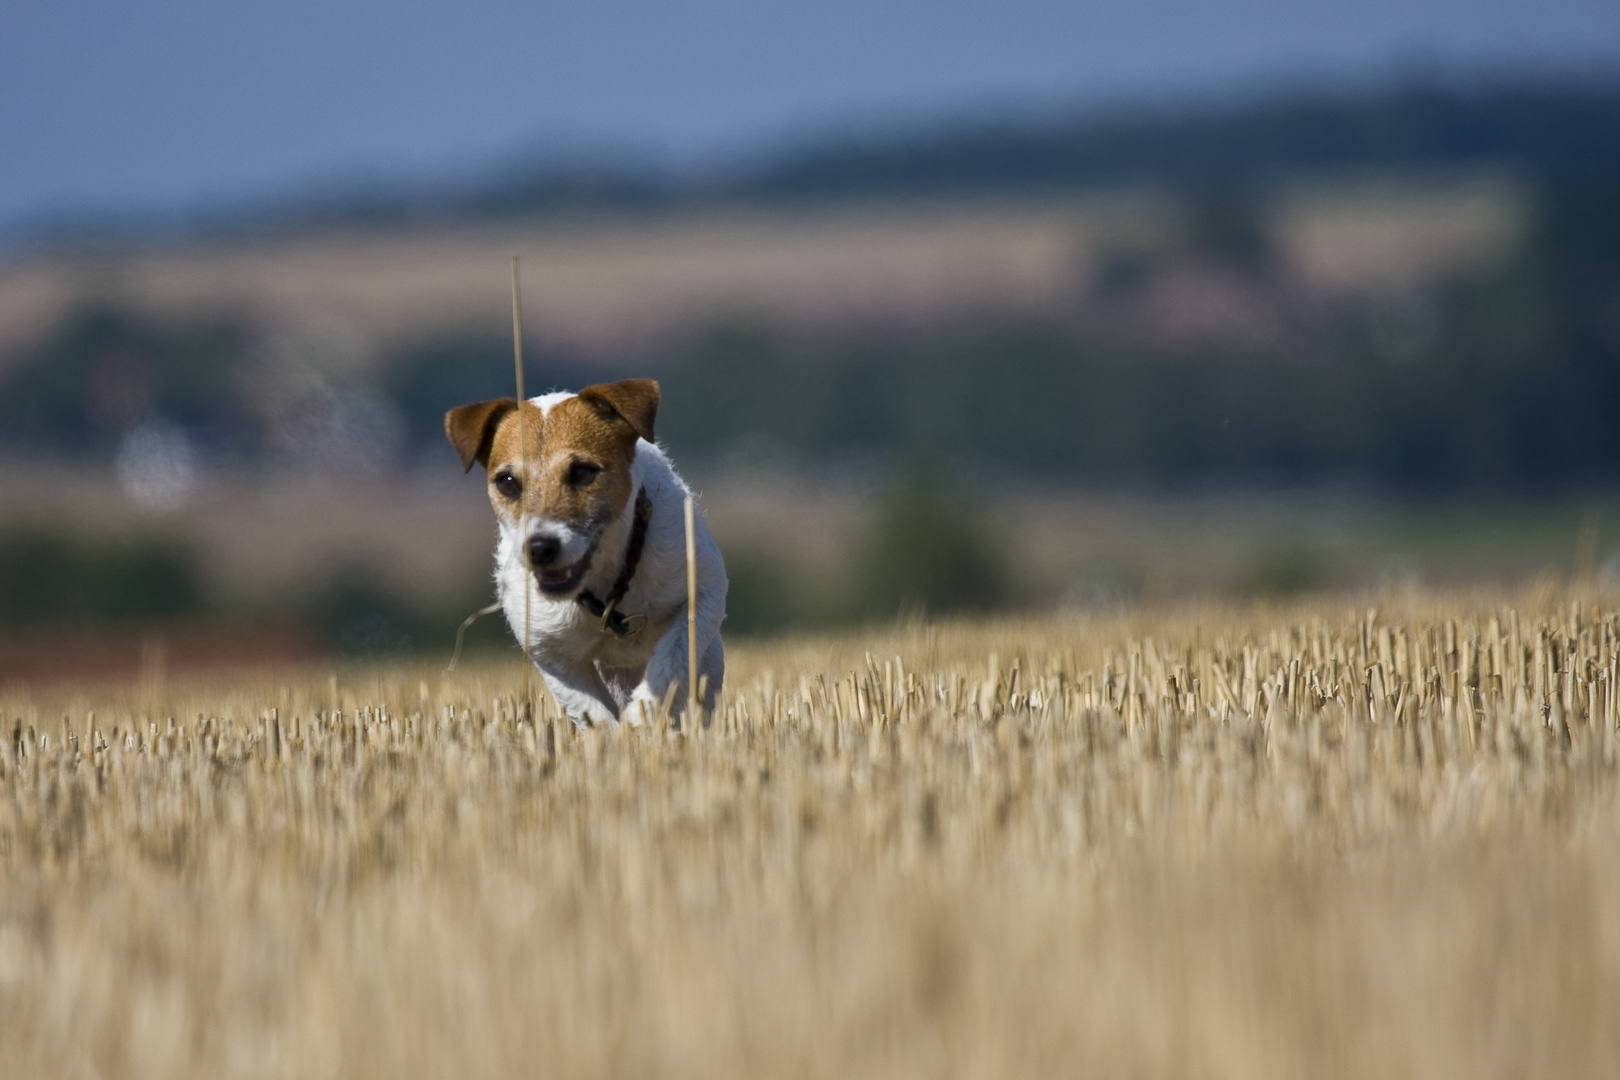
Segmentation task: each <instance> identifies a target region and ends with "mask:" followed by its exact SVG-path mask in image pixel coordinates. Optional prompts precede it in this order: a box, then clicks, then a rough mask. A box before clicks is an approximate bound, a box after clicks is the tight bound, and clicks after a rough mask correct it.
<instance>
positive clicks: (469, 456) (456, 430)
mask: <svg viewBox="0 0 1620 1080" xmlns="http://www.w3.org/2000/svg"><path fill="white" fill-rule="evenodd" d="M515 408H517V401H516V399H514V398H509V397H507V398H498V399H496V400H495V401H478V402H474V403H473V404H471V405H460V406H457V407H456V408H454V409H451V410H450V411H449V412H447V413H445V414H444V433H445V434H446V435H448V436H449V437H450V445H451V446H453V447H455V448H456V453H458V454H460V455H461V471H462V472H472V467H473V466H474V465H475V464H476V465H488V464H489V444H490V443H491V442H493V441H494V439H495V425H497V424H499V423H500V421H501V417H503V416H505V415H506V414H507V413H509V412H511V411H512V410H513V409H515Z"/></svg>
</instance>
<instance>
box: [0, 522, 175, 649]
mask: <svg viewBox="0 0 1620 1080" xmlns="http://www.w3.org/2000/svg"><path fill="white" fill-rule="evenodd" d="M203 608H204V595H203V588H202V585H201V581H200V579H199V575H198V572H197V566H196V560H195V557H194V556H193V555H192V553H191V552H190V551H189V550H187V549H186V548H185V547H184V546H182V545H180V544H178V543H176V542H175V541H173V540H171V539H168V538H164V537H157V536H145V537H133V538H129V539H127V540H125V541H123V542H121V543H106V542H101V543H92V542H87V541H85V540H83V539H80V538H77V537H74V536H71V535H69V534H65V533H62V532H59V531H55V530H48V529H43V528H33V527H29V526H13V527H12V528H10V529H9V530H7V531H6V532H5V533H3V534H0V629H30V628H36V627H43V626H53V625H54V626H62V625H85V624H129V623H136V622H145V621H152V620H161V619H171V618H176V617H181V616H187V615H194V614H197V613H199V612H201V611H202V610H203Z"/></svg>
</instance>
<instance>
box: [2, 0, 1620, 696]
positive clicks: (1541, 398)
mask: <svg viewBox="0 0 1620 1080" xmlns="http://www.w3.org/2000/svg"><path fill="white" fill-rule="evenodd" d="M1116 7H1117V10H1106V9H1104V8H1102V7H1100V6H1091V7H1087V6H1082V5H1073V4H1057V3H1051V2H1047V0H998V2H996V3H991V2H989V0H932V2H928V3H925V2H923V0H887V2H884V3H875V4H874V3H871V2H869V0H868V2H862V3H855V2H852V0H820V2H818V3H816V4H813V5H812V4H810V3H804V2H799V0H794V2H789V3H780V4H774V5H758V4H745V3H742V2H740V0H699V2H688V3H676V4H668V3H666V4H656V5H655V4H651V3H633V2H627V0H620V2H608V3H599V4H593V5H584V6H580V7H578V8H577V9H573V10H565V9H563V8H561V7H560V6H557V5H547V4H523V3H518V2H516V0H471V2H466V3H462V4H457V5H437V6H434V7H431V8H411V9H409V10H405V9H401V8H399V7H398V6H397V5H384V4H382V3H380V2H375V0H366V2H356V3H338V4H334V3H330V2H323V3H320V4H316V3H313V2H306V0H290V2H287V3H282V4H277V5H263V6H259V7H252V8H248V7H240V6H236V5H219V4H203V3H198V2H196V0H152V2H150V3H147V4H143V5H140V6H139V8H138V9H137V8H131V7H129V6H127V5H115V4H112V3H107V2H105V0H68V2H66V3H62V2H54V3H50V4H47V3H44V2H43V0H13V2H11V3H9V4H7V5H6V9H5V11H4V12H3V13H0V146H3V147H4V148H5V149H4V165H3V166H0V683H5V682H9V681H17V680H24V681H37V680H50V679H57V678H82V677H84V675H85V673H86V672H87V671H88V672H93V673H94V674H95V675H96V676H97V677H106V678H109V679H116V678H128V677H129V676H131V675H133V674H136V673H140V672H146V673H148V674H150V673H152V672H153V671H180V670H195V669H201V668H210V667H222V666H223V667H228V666H231V665H239V664H247V663H266V662H279V661H287V662H292V661H298V660H304V659H310V658H314V657H319V656H327V655H355V656H364V655H379V654H388V653H404V652H426V653H436V652H442V653H444V654H446V655H448V651H449V648H450V644H451V640H452V635H453V632H454V627H455V625H456V624H457V623H458V622H459V621H460V619H461V618H462V616H463V615H465V614H466V613H468V612H470V611H471V610H473V609H474V608H476V607H479V606H482V605H483V604H484V603H486V602H488V600H489V598H490V593H491V590H490V585H489V569H490V565H489V564H490V552H491V548H492V541H493V521H492V515H491V513H490V511H489V509H488V506H487V503H486V499H485V495H484V490H483V484H482V483H481V482H480V481H479V479H478V478H476V477H472V478H469V477H464V476H462V475H461V472H460V469H459V468H458V467H457V465H458V462H457V460H456V456H455V454H454V452H453V451H452V450H451V449H450V448H449V446H448V445H447V444H446V443H445V441H444V438H443V435H442V428H441V418H442V415H443V413H444V411H445V410H446V409H447V408H449V407H451V406H454V405H457V404H461V403H463V402H467V401H472V400H479V399H483V398H487V397H493V396H499V395H502V394H505V393H509V392H510V387H511V383H512V368H511V344H510V340H509V325H510V324H509V314H508V308H507V305H508V298H509V286H508V278H507V275H508V272H509V259H510V256H511V255H512V254H514V253H516V254H520V255H521V256H522V257H523V260H524V274H525V286H526V299H525V305H526V307H525V314H526V332H527V341H526V342H525V349H526V354H527V357H528V360H529V370H528V373H527V379H528V385H529V386H530V387H531V388H535V389H536V390H543V389H547V388H551V387H558V388H578V387H579V386H580V385H583V384H586V383H588V382H597V381H602V380H607V379H612V378H616V377H623V376H628V375H650V376H653V377H656V378H658V379H659V380H660V381H661V382H662V384H663V387H664V404H663V409H662V411H661V413H660V416H659V425H658V426H659V431H660V434H661V438H662V441H663V442H664V443H665V444H666V446H667V447H668V449H669V450H670V452H671V453H672V455H673V456H674V459H675V460H676V462H677V463H679V465H680V466H681V468H682V469H683V470H684V471H685V472H686V473H687V474H688V475H689V477H690V478H691V479H692V480H693V481H694V485H695V486H696V487H697V488H698V489H699V490H700V491H701V493H702V504H703V506H704V509H705V511H706V513H707V515H708V517H709V521H710V523H711V525H712V527H713V529H714V531H715V532H716V534H717V535H718V536H719V538H720V540H721V542H722V544H723V546H724V548H725V551H726V554H727V560H728V565H729V568H730V570H731V576H732V598H731V605H730V606H731V616H730V619H729V621H728V623H727V632H728V634H732V635H744V634H772V633H780V632H783V631H786V630H791V629H796V628H803V627H835V626H840V625H852V624H859V623H862V622H873V621H883V620H890V619H893V618H895V617H896V616H902V615H909V614H917V613H934V614H937V613H949V612H955V611H973V610H990V609H1033V610H1056V609H1062V608H1073V609H1097V608H1112V607H1117V606H1119V605H1125V604H1130V603H1137V602H1144V601H1146V602H1152V601H1157V600H1166V599H1168V600H1174V599H1179V598H1184V597H1189V596H1199V595H1221V596H1285V595H1289V594H1294V593H1300V592H1305V591H1315V590H1329V589H1334V590H1349V591H1356V590H1378V589H1387V588H1390V587H1397V588H1400V587H1408V586H1420V585H1439V586H1451V585H1467V584H1469V583H1472V582H1482V581H1491V582H1503V581H1506V582H1523V581H1527V580H1534V579H1537V578H1545V577H1548V576H1553V577H1561V578H1567V577H1569V576H1571V575H1575V576H1584V577H1590V578H1592V579H1594V580H1598V579H1606V578H1620V484H1617V482H1616V481H1617V478H1620V6H1617V5H1615V4H1613V3H1612V0H1607V2H1587V0H1542V2H1538V3H1534V4H1532V3H1529V2H1521V0H1471V2H1467V3H1464V2H1461V0H1406V2H1403V3H1399V4H1397V3H1393V2H1384V0H1378V2H1373V3H1364V4H1359V5H1328V4H1320V3H1315V2H1308V3H1306V2H1300V3H1294V4H1282V5H1279V4H1275V3H1271V2H1266V0H1223V2H1221V3H1216V2H1214V0H1154V2H1149V3H1137V4H1130V5H1117V6H1116ZM497 623H498V620H494V619H491V620H485V623H484V624H482V627H481V628H480V629H479V630H478V631H477V632H476V633H475V635H474V640H475V642H476V643H481V645H482V646H483V647H486V648H506V647H509V646H508V645H507V644H506V639H507V635H506V633H505V630H504V628H503V627H501V626H499V625H496V624H497Z"/></svg>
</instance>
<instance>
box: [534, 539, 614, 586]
mask: <svg viewBox="0 0 1620 1080" xmlns="http://www.w3.org/2000/svg"><path fill="white" fill-rule="evenodd" d="M525 551H526V554H527V555H528V558H529V569H531V570H532V571H534V576H535V580H536V581H537V582H538V583H539V585H540V591H541V592H543V593H545V594H547V595H548V596H562V595H565V594H567V593H570V592H573V591H574V590H575V589H576V588H578V587H579V583H580V582H581V581H583V580H585V573H586V571H588V570H589V569H590V568H591V556H592V555H594V554H596V544H595V542H594V541H593V542H592V543H591V546H590V547H589V548H587V549H586V551H585V554H584V555H581V556H580V557H579V558H578V559H576V560H574V561H573V562H572V563H570V564H568V565H567V566H558V565H556V563H557V560H558V559H559V558H561V557H562V541H561V540H559V539H557V538H556V537H555V536H543V535H535V536H531V537H529V543H528V545H527V547H526V549H525Z"/></svg>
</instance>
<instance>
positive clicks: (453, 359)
mask: <svg viewBox="0 0 1620 1080" xmlns="http://www.w3.org/2000/svg"><path fill="white" fill-rule="evenodd" d="M1538 191H1539V197H1538V199H1537V201H1536V204H1535V206H1536V209H1535V216H1534V221H1533V223H1532V227H1531V229H1530V230H1529V235H1528V239H1527V241H1526V243H1525V244H1524V246H1523V249H1522V250H1521V251H1520V252H1519V253H1518V255H1517V256H1516V257H1514V258H1511V259H1509V260H1507V261H1505V262H1503V263H1502V264H1500V265H1498V266H1495V267H1493V268H1490V269H1489V270H1487V271H1484V272H1482V273H1480V274H1478V275H1476V276H1473V277H1469V278H1458V279H1451V280H1442V281H1435V282H1432V283H1430V284H1428V285H1427V286H1425V287H1423V288H1421V289H1419V290H1415V291H1413V292H1410V293H1405V294H1402V295H1400V296H1394V297H1374V298H1368V299H1365V300H1361V301H1354V302H1342V303H1339V304H1336V305H1334V306H1332V307H1331V308H1328V309H1326V310H1325V311H1316V312H1314V313H1313V315H1312V322H1311V325H1310V326H1309V327H1307V329H1306V330H1305V331H1303V332H1301V333H1298V334H1294V335H1293V336H1291V337H1289V338H1287V339H1285V340H1283V341H1281V342H1279V343H1271V344H1266V343H1248V344H1244V343H1242V342H1241V341H1237V342H1234V341H1230V340H1228V341H1218V340H1217V341H1204V342H1195V343H1190V344H1187V343H1183V344H1176V343H1167V342H1163V341H1155V340H1153V339H1151V338H1150V337H1149V338H1144V337H1142V336H1140V335H1133V334H1131V333H1127V332H1117V331H1109V330H1108V329H1107V328H1106V327H1105V328H1102V329H1099V328H1097V327H1096V326H1093V325H1087V324H1086V323H1084V322H1083V321H1079V320H1066V319H1064V318H1062V317H1061V316H1053V317H1041V318H1035V317H1025V318H1022V319H1016V320H1014V319H1002V320H999V321H985V320H980V321H977V322H973V323H968V324H960V325H954V326H950V327H943V328H935V329H932V330H928V329H923V330H911V331H900V330H892V331H871V330H865V331H851V332H849V333H848V334H845V335H843V336H838V337H826V336H822V337H819V338H809V337H806V336H804V335H795V334H792V333H787V332H783V331H779V330H776V329H773V328H771V327H768V326H763V325H749V324H744V323H738V324H730V325H720V326H714V327H711V328H709V329H707V330H705V331H703V332H700V333H698V334H695V335H693V336H691V337H689V338H687V339H685V340H683V341H680V342H677V343H674V344H672V345H670V346H669V347H667V348H666V349H665V350H663V351H661V352H659V353H655V354H648V355H643V356H639V357H634V358H629V357H626V358H622V359H621V360H620V361H619V362H618V364H617V367H618V368H619V369H620V370H621V371H622V372H624V373H630V372H634V373H638V374H639V373H649V372H650V373H652V374H655V375H657V376H658V377H660V378H661V379H663V380H664V382H665V403H664V407H663V410H662V412H661V415H660V419H659V429H660V432H661V435H662V437H663V438H664V440H665V441H666V442H667V443H668V444H669V445H670V446H671V447H672V449H673V450H674V452H675V453H676V455H677V457H678V458H679V460H681V461H683V462H688V463H699V462H703V461H705V460H706V461H709V462H717V463H723V462H726V461H739V462H751V463H760V462H765V463H772V464H778V465H781V466H785V467H801V466H806V465H810V466H815V465H824V464H837V463H847V462H849V461H861V462H865V463H873V462H876V463H880V464H881V463H882V462H885V461H889V462H893V461H899V460H917V459H926V460H932V461H938V462H946V463H950V464H951V465H953V466H957V465H965V466H970V467H976V468H979V469H981V470H985V471H986V472H987V473H988V474H990V475H994V474H995V473H996V472H997V471H998V470H1005V469H1012V470H1015V471H1016V472H1017V474H1018V475H1019V476H1020V477H1029V478H1032V479H1039V480H1044V481H1052V482H1059V483H1064V484H1073V485H1083V486H1092V487H1109V488H1121V487H1143V486H1150V487H1156V488H1176V487H1184V486H1192V485H1197V486H1207V485H1210V484H1229V483H1238V484H1255V483H1278V484H1290V485H1300V484H1306V485H1308V484H1320V483H1346V482H1348V483H1355V484H1363V485H1367V486H1371V487H1376V488H1383V489H1389V490H1400V491H1434V490H1456V489H1470V490H1478V491H1507V492H1526V491H1529V492H1537V491H1546V490H1549V489H1553V488H1561V487H1563V488H1567V487H1569V486H1571V485H1589V484H1594V483H1606V482H1608V481H1609V480H1610V478H1611V477H1613V476H1615V475H1617V474H1620V425H1617V424H1615V423H1614V422H1613V420H1612V419H1611V418H1612V417H1613V416H1614V415H1616V413H1617V411H1620V170H1613V171H1610V170H1576V171H1570V172H1568V173H1563V174H1559V175H1554V176H1549V177H1545V178H1544V179H1543V180H1542V181H1541V183H1540V185H1539V188H1538ZM1263 194H1264V193H1263V192H1256V191H1254V190H1252V189H1245V188H1242V187H1241V186H1239V187H1233V186H1230V185H1227V186H1223V187H1219V188H1199V189H1195V190H1193V191H1192V192H1190V193H1189V195H1188V198H1187V205H1188V207H1189V221H1190V225H1189V230H1188V237H1189V239H1188V241H1187V243H1188V245H1189V248H1188V251H1187V252H1184V253H1183V256H1185V257H1191V258H1196V259H1200V260H1203V261H1204V262H1205V263H1210V262H1211V261H1213V262H1214V263H1217V264H1222V265H1224V266H1225V267H1226V268H1227V269H1228V270H1230V271H1231V272H1232V273H1234V274H1236V275H1239V276H1241V277H1245V278H1246V279H1247V280H1251V281H1253V282H1256V283H1257V286H1256V287H1258V288H1267V287H1270V285H1271V282H1272V278H1271V277H1270V275H1272V274H1273V273H1274V271H1273V269H1272V268H1271V265H1270V255H1269V252H1268V249H1267V246H1266V238H1265V235H1264V230H1263V228H1261V227H1259V226H1258V225H1257V224H1256V223H1257V221H1258V215H1259V214H1260V208H1261V207H1262V206H1263V205H1264V198H1263ZM1153 272H1154V269H1153V267H1152V266H1151V265H1147V266H1139V265H1134V264H1128V265H1125V266H1124V267H1122V268H1114V269H1112V270H1105V273H1104V274H1103V275H1102V277H1101V279H1100V283H1099V285H1098V286H1097V287H1098V288H1099V289H1103V290H1107V292H1106V294H1105V295H1103V296H1102V297H1101V299H1100V300H1099V301H1098V303H1100V304H1102V305H1103V306H1104V307H1106V306H1107V305H1109V304H1111V303H1113V302H1114V301H1116V300H1119V301H1120V302H1121V303H1126V302H1128V300H1129V295H1128V294H1129V291H1130V290H1131V289H1132V288H1135V287H1137V285H1138V284H1139V283H1140V280H1141V279H1143V278H1144V276H1151V274H1152V273H1153ZM1122 296H1123V297H1124V299H1123V300H1120V297H1122ZM250 338H251V335H250V334H249V332H248V329H247V328H246V327H245V326H238V325H231V324H229V323H225V322H210V323H206V324H197V323H183V324H176V323H166V322H163V321H160V320H155V319H153V318H150V317H146V316H141V315H137V314H135V313H133V312H131V311H128V310H123V309H119V308H116V307H107V306H93V307H88V308H85V309H82V310H80V311H78V312H76V313H73V314H72V315H70V316H69V317H67V318H65V319H64V320H63V321H62V322H61V324H60V325H58V327H57V328H56V329H55V331H54V332H53V333H51V334H49V335H47V336H46V337H45V338H44V339H43V340H41V341H40V342H38V343H36V344H35V345H34V346H33V347H32V348H31V349H29V350H27V351H26V352H25V353H23V354H22V355H18V356H13V357H11V358H10V361H9V362H8V363H7V364H6V365H4V367H3V368H0V447H3V448H4V449H5V450H6V451H7V452H10V453H13V454H23V455H38V454H42V453H52V454H61V455H68V456H87V457H95V456H100V455H104V454H106V453H107V452H109V451H110V450H112V449H113V448H114V447H115V446H116V445H117V440H118V438H119V436H120V433H123V432H127V431H128V430H129V429H130V428H132V427H133V426H135V425H137V424H138V423H140V422H141V421H142V420H143V418H148V417H152V416H158V417H161V418H162V419H163V420H165V421H167V422H169V423H171V424H177V425H179V426H180V427H182V428H183V429H184V430H185V431H187V432H188V433H189V434H191V435H192V436H193V438H194V439H195V440H196V441H197V442H198V443H199V444H200V445H201V446H202V447H203V448H204V449H205V450H206V451H207V456H210V457H212V458H215V459H224V460H235V461H237V462H239V463H244V462H246V463H250V462H252V461H254V460H257V459H258V458H259V457H262V456H263V455H264V453H265V451H266V447H267V446H269V445H270V443H269V440H268V435H267V433H266V430H265V426H264V421H263V419H262V415H261V413H262V409H261V403H260V402H257V401H255V393H256V385H257V384H256V383H255V381H254V378H253V377H252V365H253V361H252V360H251V358H250V352H251V350H250V348H249V345H248V343H249V341H250ZM509 349H510V345H509V343H507V342H506V341H504V340H503V339H502V338H501V337H500V336H499V335H495V334H491V335H488V336H487V337H481V338H468V337H456V336H449V337H445V338H442V339H439V340H436V341H429V342H425V343H422V344H419V345H417V346H415V347H413V348H411V349H409V350H407V351H405V352H403V353H402V354H400V355H397V356H393V357H390V358H386V362H383V363H379V364H377V365H375V366H374V371H373V374H372V375H371V378H372V384H371V386H370V387H369V389H368V392H369V393H371V394H373V395H375V396H376V397H377V398H378V399H379V401H380V402H381V403H382V405H383V406H385V407H386V408H388V409H390V410H394V411H395V412H397V415H398V416H399V418H400V422H401V423H402V424H403V428H404V432H405V435H406V439H405V445H406V447H407V448H409V449H411V450H412V451H413V452H414V453H417V454H422V455H435V454H436V455H437V456H441V457H442V456H443V455H444V454H446V453H448V451H445V450H444V448H443V447H442V445H441V443H442V439H443V436H442V428H441V423H442V416H443V412H444V409H445V408H446V407H447V406H449V405H452V404H456V403H459V402H463V401H469V400H477V399H479V398H483V397H493V396H499V395H502V394H506V393H509V387H508V385H507V383H508V382H509V375H508V364H509V363H510V360H509V356H510V353H509ZM529 353H530V355H531V359H532V362H531V366H530V372H529V375H528V379H529V385H530V386H533V387H535V388H537V389H544V388H548V387H552V386H577V385H580V384H582V383H584V382H586V381H597V380H601V379H603V378H609V377H613V376H614V375H615V374H617V373H618V372H616V371H614V370H612V369H611V366H610V367H609V368H604V366H603V364H602V363H601V362H600V361H596V362H593V363H587V362H586V361H584V360H583V359H580V358H577V357H568V356H559V355H555V354H547V353H544V352H543V351H541V350H538V349H531V350H529Z"/></svg>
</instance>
